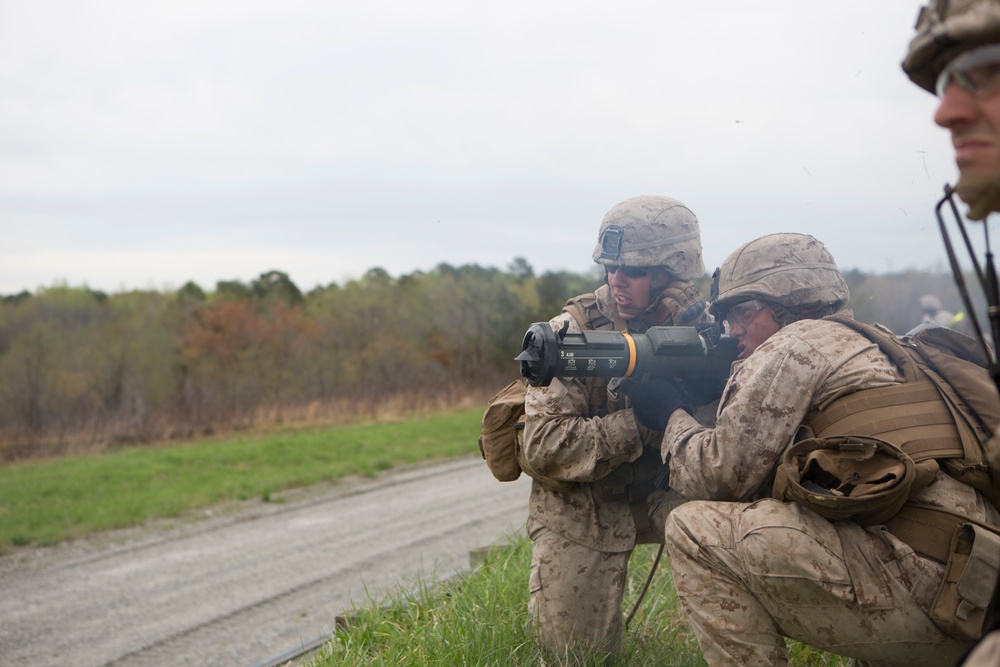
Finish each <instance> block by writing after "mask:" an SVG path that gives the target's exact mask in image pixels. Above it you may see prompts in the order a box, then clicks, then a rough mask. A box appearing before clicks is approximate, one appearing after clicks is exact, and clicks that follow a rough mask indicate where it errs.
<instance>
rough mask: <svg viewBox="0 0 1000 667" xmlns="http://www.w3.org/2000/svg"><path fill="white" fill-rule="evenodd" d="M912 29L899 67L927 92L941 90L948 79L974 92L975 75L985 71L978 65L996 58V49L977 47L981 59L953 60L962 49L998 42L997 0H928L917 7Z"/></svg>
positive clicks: (999, 6)
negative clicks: (911, 36) (915, 22)
mask: <svg viewBox="0 0 1000 667" xmlns="http://www.w3.org/2000/svg"><path fill="white" fill-rule="evenodd" d="M916 30H917V34H916V36H915V37H914V38H913V39H912V40H911V41H910V48H909V51H908V52H907V54H906V58H905V59H904V60H903V71H905V72H906V74H907V76H909V77H910V80H911V81H913V83H915V84H917V85H918V86H920V87H921V88H923V89H924V90H927V91H929V92H932V93H934V92H937V93H942V92H944V88H945V87H947V85H948V83H949V82H950V81H952V80H954V81H956V82H957V83H959V85H962V86H963V87H965V88H966V89H967V90H970V91H973V92H974V91H975V90H976V87H975V86H976V85H977V84H981V83H982V81H981V80H979V79H977V76H981V75H982V74H984V73H986V72H987V71H988V70H983V69H982V68H983V67H984V66H987V67H988V66H989V65H990V64H991V63H998V62H1000V53H987V52H985V51H980V56H981V57H982V58H985V60H982V62H975V59H973V62H965V63H963V62H959V61H957V60H956V58H957V56H959V54H962V53H964V52H966V51H971V50H972V49H976V48H977V47H981V46H984V45H987V44H996V43H998V42H1000V0H931V1H930V2H929V3H928V4H927V5H926V6H925V7H923V8H921V10H920V14H919V15H918V16H917V24H916ZM977 50H978V49H977ZM953 61H955V62H953ZM993 71H994V73H996V69H994V70H993Z"/></svg>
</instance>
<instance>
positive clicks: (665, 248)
mask: <svg viewBox="0 0 1000 667" xmlns="http://www.w3.org/2000/svg"><path fill="white" fill-rule="evenodd" d="M594 260H595V261H596V262H598V263H599V264H601V265H603V266H604V267H606V270H607V274H606V275H607V279H606V284H605V285H603V286H601V287H600V288H599V289H598V290H597V291H596V294H589V295H582V296H580V297H576V298H574V299H570V300H569V302H568V304H567V308H566V309H564V310H563V312H562V313H560V314H559V315H558V316H556V317H555V318H554V319H552V320H551V325H552V327H553V328H554V329H555V330H557V331H558V330H560V329H561V328H562V326H563V325H564V324H568V326H569V331H571V332H578V331H580V330H581V329H584V328H589V329H606V330H615V331H629V332H635V333H641V332H643V331H645V330H646V329H647V328H648V327H650V326H661V325H672V324H676V325H680V324H685V325H691V324H693V323H698V322H703V321H707V320H708V319H710V318H709V316H708V312H707V308H706V303H705V301H704V299H703V298H702V297H701V295H700V294H699V293H698V291H697V289H696V288H695V286H694V285H693V284H692V283H691V282H690V281H691V280H692V279H693V278H696V277H699V276H701V275H703V274H704V265H703V263H702V258H701V239H700V232H699V226H698V219H697V218H696V217H695V215H694V214H693V213H692V212H691V211H690V210H689V209H688V208H687V207H686V206H685V205H684V204H683V203H682V202H680V201H677V200H676V199H672V198H669V197H659V196H643V197H635V198H632V199H628V200H626V201H624V202H622V203H620V204H618V205H616V206H615V207H613V208H612V209H611V210H610V211H609V212H608V213H607V215H605V217H604V220H603V221H602V223H601V227H600V232H599V235H598V245H597V248H596V249H595V251H594ZM607 387H608V379H607V378H586V379H582V378H555V379H553V380H552V382H551V384H550V385H549V386H547V387H528V391H527V396H526V397H525V428H524V434H523V442H522V445H521V446H522V453H523V460H522V461H521V463H522V466H523V467H525V469H526V471H527V472H528V473H529V474H531V475H532V477H533V478H534V479H533V482H532V487H531V497H530V501H529V502H530V505H529V509H528V524H527V529H528V533H529V535H530V537H531V540H532V565H531V577H530V589H531V590H530V603H529V612H530V616H531V618H532V620H533V622H534V623H535V624H536V630H537V636H538V637H539V639H540V641H541V643H542V645H543V646H546V647H548V648H551V649H553V650H554V651H555V652H556V653H557V655H560V656H565V657H569V658H572V656H573V655H575V650H576V648H578V647H584V648H586V649H588V650H596V651H605V650H606V651H614V650H615V649H616V648H617V647H618V645H619V643H620V641H621V639H622V634H623V621H622V599H623V591H624V584H625V580H626V572H627V568H628V560H629V555H630V554H631V552H632V549H633V548H634V546H635V545H636V544H637V543H661V544H662V542H663V525H664V519H665V517H666V515H667V513H668V512H669V511H670V510H671V509H672V508H673V507H674V506H676V505H677V504H678V503H679V502H680V501H681V499H680V497H679V495H678V494H677V493H676V492H673V491H670V490H669V489H668V488H666V484H665V482H664V476H663V472H664V471H665V466H664V464H663V463H662V461H661V457H660V454H659V451H658V447H659V444H660V440H661V438H662V432H656V431H652V430H650V429H647V428H643V427H641V426H640V425H639V424H638V423H637V422H636V420H635V417H634V415H633V411H632V409H631V408H630V406H629V405H628V403H627V401H626V399H625V397H624V396H621V397H620V398H617V399H616V398H613V397H612V396H611V395H610V394H609V392H608V390H607Z"/></svg>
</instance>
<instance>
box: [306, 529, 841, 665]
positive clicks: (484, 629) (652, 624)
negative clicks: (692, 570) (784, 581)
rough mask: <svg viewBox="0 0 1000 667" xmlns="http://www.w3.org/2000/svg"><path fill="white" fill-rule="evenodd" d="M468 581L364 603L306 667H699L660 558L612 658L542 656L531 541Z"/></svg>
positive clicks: (807, 653) (641, 553)
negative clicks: (534, 620)
mask: <svg viewBox="0 0 1000 667" xmlns="http://www.w3.org/2000/svg"><path fill="white" fill-rule="evenodd" d="M510 541H511V546H510V547H508V548H505V549H501V550H497V551H496V552H494V553H493V554H491V555H490V556H487V558H486V559H485V561H484V562H483V563H482V564H481V565H480V566H479V567H477V568H476V569H475V570H473V571H472V572H470V573H469V574H468V575H466V576H462V577H459V578H457V579H453V580H451V581H449V582H448V583H446V584H443V585H438V586H430V587H424V588H421V589H419V590H417V591H415V592H407V591H399V592H398V593H397V594H395V595H390V596H389V599H388V600H387V601H386V600H370V601H369V604H367V605H366V606H364V607H361V608H358V609H355V610H354V611H353V612H352V613H351V614H350V615H349V620H348V623H347V626H346V627H344V628H341V629H339V630H338V631H337V632H336V633H335V635H334V636H333V637H332V639H331V641H329V642H328V643H327V644H326V645H325V646H324V647H323V649H321V650H320V651H319V652H318V653H317V654H314V655H313V656H312V658H311V659H310V660H309V661H307V663H306V664H308V665H310V667H334V666H341V665H344V666H353V665H357V666H358V667H360V666H361V665H372V666H375V667H378V666H388V665H407V666H411V665H415V666H430V665H482V666H486V665H541V664H548V665H561V664H567V663H572V664H574V665H580V666H581V667H591V666H592V667H598V666H601V667H626V666H630V667H631V666H638V667H645V666H649V667H653V666H654V665H655V666H657V667H659V666H662V665H671V666H679V667H685V666H691V667H694V666H698V665H704V664H705V661H704V659H703V658H702V655H701V650H700V649H699V647H698V643H697V642H696V641H695V638H694V636H693V635H692V634H691V632H690V631H689V630H688V628H687V625H686V624H685V622H684V620H683V617H682V615H681V612H680V608H679V607H678V603H677V595H676V592H675V591H674V586H673V580H672V578H671V576H670V568H669V565H668V564H667V562H666V559H663V560H661V562H660V567H659V569H658V570H657V573H656V575H655V576H654V578H653V584H652V585H651V586H650V589H649V592H648V593H647V594H646V597H645V599H644V600H643V602H642V605H641V606H640V608H639V611H638V612H637V613H636V615H635V617H634V618H633V619H632V623H631V625H630V626H629V630H628V632H626V634H625V643H624V646H623V647H622V650H621V651H620V652H619V653H617V654H615V655H613V656H607V655H603V654H596V653H593V654H587V655H578V656H574V660H572V661H570V660H567V659H566V658H567V656H552V655H544V654H543V653H541V652H540V651H539V649H538V647H537V646H536V645H535V643H534V641H533V640H532V637H531V632H530V628H529V624H528V620H529V619H528V609H527V607H528V572H529V570H530V566H531V544H530V541H529V540H528V538H527V537H526V536H523V535H518V536H512V537H511V538H510ZM655 554H656V548H655V547H653V546H651V545H640V546H639V547H637V548H636V550H635V551H634V552H633V554H632V559H631V561H630V565H629V581H628V584H627V588H626V594H625V604H624V609H625V610H626V612H627V611H629V610H631V609H632V607H633V605H634V604H635V600H636V598H637V597H638V595H639V592H640V591H641V590H642V586H643V584H644V583H645V580H646V577H647V575H648V573H649V568H650V566H651V565H652V562H653V559H654V557H655ZM788 644H789V662H790V664H791V665H799V666H808V667H835V666H843V665H847V664H848V661H847V659H846V658H841V657H839V656H835V655H832V654H830V653H825V652H823V651H819V650H816V649H813V648H811V647H809V646H805V645H803V644H800V643H798V642H789V643H788Z"/></svg>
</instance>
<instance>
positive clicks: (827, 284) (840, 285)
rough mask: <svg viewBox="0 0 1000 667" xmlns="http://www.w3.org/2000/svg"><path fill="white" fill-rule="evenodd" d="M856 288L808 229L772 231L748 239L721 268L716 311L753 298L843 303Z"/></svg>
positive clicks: (798, 305) (816, 305)
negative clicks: (798, 231) (796, 231)
mask: <svg viewBox="0 0 1000 667" xmlns="http://www.w3.org/2000/svg"><path fill="white" fill-rule="evenodd" d="M849 297H850V290H849V289H848V288H847V283H846V282H845V281H844V275H843V274H842V273H841V272H840V269H839V268H837V264H836V263H835V262H834V261H833V257H832V256H831V255H830V253H829V251H827V249H826V246H824V245H823V244H822V243H820V242H819V241H818V240H816V239H815V238H814V237H812V236H809V235H808V234H769V235H767V236H762V237H760V238H759V239H756V240H753V241H750V242H749V243H744V244H743V245H742V246H740V247H739V248H737V249H736V250H735V251H734V252H733V253H732V254H731V255H729V257H727V258H726V261H724V262H723V263H722V266H721V267H720V268H719V269H718V270H717V271H716V272H715V280H714V282H713V285H712V305H711V312H712V313H713V314H716V315H721V314H722V313H723V312H724V311H725V309H727V308H728V307H729V306H731V305H735V304H737V303H740V302H742V301H747V300H749V299H761V300H763V301H767V302H769V303H775V304H778V305H779V306H782V307H784V308H790V309H794V310H800V311H801V310H805V311H812V310H816V311H819V310H821V309H825V308H830V309H832V310H838V309H840V308H841V307H842V306H843V305H844V304H846V303H847V299H848V298H849Z"/></svg>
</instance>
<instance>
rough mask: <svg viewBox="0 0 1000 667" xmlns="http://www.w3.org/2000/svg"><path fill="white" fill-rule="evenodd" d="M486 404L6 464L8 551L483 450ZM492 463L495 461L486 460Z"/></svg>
mask: <svg viewBox="0 0 1000 667" xmlns="http://www.w3.org/2000/svg"><path fill="white" fill-rule="evenodd" d="M481 418H482V409H480V408H476V409H472V410H463V411H460V412H445V413H437V414H433V415H427V416H425V417H422V418H419V419H412V420H408V421H400V422H392V423H381V424H368V425H354V426H340V427H326V428H315V429H296V430H283V431H276V432H272V433H269V434H263V435H243V436H236V437H228V438H218V439H208V440H201V441H197V442H191V443H187V444H179V445H178V444H174V445H170V446H157V447H133V448H128V449H122V450H118V451H114V452H108V453H102V454H94V455H87V456H81V457H74V458H63V459H50V460H43V461H28V462H23V463H15V464H9V465H5V466H2V467H0V553H4V552H5V551H9V550H10V548H11V547H23V546H29V545H30V546H46V545H51V544H54V543H57V542H60V541H62V540H65V539H70V538H75V537H80V536H82V535H86V534H88V533H92V532H96V531H101V530H108V529H112V528H122V527H127V526H134V525H139V524H142V523H143V522H145V521H146V520H148V519H152V518H161V517H176V516H182V515H185V514H187V513H190V512H193V511H195V510H198V509H200V508H205V507H208V506H211V505H214V504H216V503H220V502H224V501H229V500H246V499H263V500H270V499H271V498H272V496H273V495H274V494H276V493H278V492H280V491H282V490H285V489H289V488H295V487H303V486H308V485H311V484H315V483H318V482H323V481H327V480H335V479H339V478H342V477H345V476H348V475H368V476H373V475H375V474H377V473H378V472H379V471H382V470H386V469H388V468H390V467H393V466H397V465H402V464H413V463H420V462H425V461H434V460H445V459H449V458H455V457H457V456H462V455H465V454H472V453H477V452H478V450H477V448H476V438H477V437H478V435H479V421H480V419H481ZM484 465H485V464H484Z"/></svg>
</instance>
